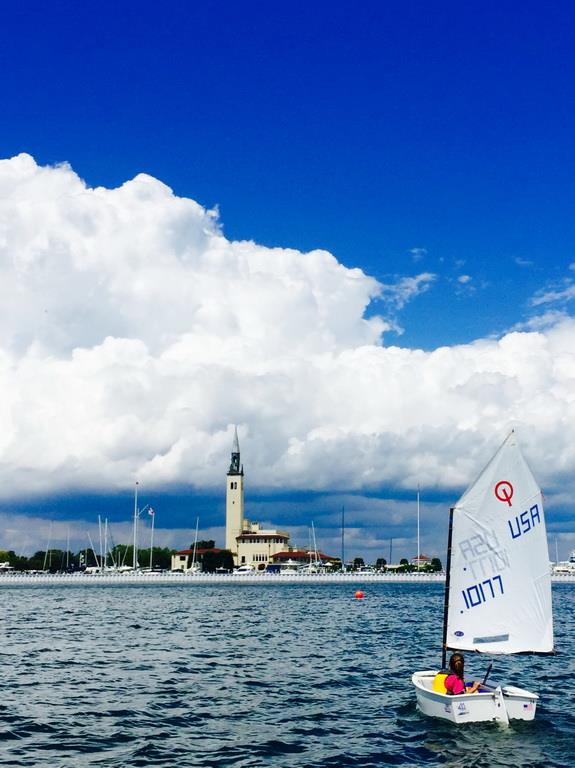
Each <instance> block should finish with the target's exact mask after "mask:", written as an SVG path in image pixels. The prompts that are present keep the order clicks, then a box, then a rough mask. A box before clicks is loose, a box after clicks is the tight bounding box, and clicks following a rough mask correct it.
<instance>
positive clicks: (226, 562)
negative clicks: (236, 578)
mask: <svg viewBox="0 0 575 768" xmlns="http://www.w3.org/2000/svg"><path fill="white" fill-rule="evenodd" d="M216 568H225V569H226V570H227V571H232V570H233V568H234V558H233V555H232V553H231V552H230V551H229V549H222V550H221V552H209V551H208V552H204V555H203V557H202V570H203V571H204V573H214V571H215V570H216Z"/></svg>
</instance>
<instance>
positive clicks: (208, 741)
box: [0, 584, 575, 768]
mask: <svg viewBox="0 0 575 768" xmlns="http://www.w3.org/2000/svg"><path fill="white" fill-rule="evenodd" d="M355 589H356V587H355V586H352V585H339V584H338V585H324V584H318V585H313V584H305V585H287V584H286V585H266V586H263V587H258V586H249V585H241V584H238V585H201V586H200V585H196V586H168V587H166V586H164V587H162V586H133V587H131V586H120V587H55V586H53V587H49V588H47V587H37V588H17V587H4V588H2V589H0V600H1V602H2V608H1V617H2V647H1V653H2V662H3V664H2V673H3V675H2V677H3V695H2V699H1V704H0V713H1V725H0V740H1V745H0V765H3V766H11V767H12V766H27V768H31V767H34V768H36V766H50V768H60V767H62V768H64V766H66V768H67V767H68V766H74V768H78V767H83V766H102V767H104V766H115V767H116V766H126V768H127V767H128V766H129V767H130V768H131V767H132V766H166V767H167V766H170V767H171V766H174V767H176V766H178V767H179V766H237V767H238V768H240V767H245V768H252V766H281V767H282V768H289V767H290V766H298V768H302V767H304V766H305V767H306V768H308V767H309V768H312V767H313V768H328V766H333V767H334V768H335V767H336V766H337V767H340V766H365V767H367V766H380V765H399V766H417V765H423V764H425V765H447V766H465V767H466V768H467V767H468V766H490V767H491V766H525V767H526V766H570V767H571V766H572V764H573V761H574V743H575V740H574V736H575V705H574V703H573V689H574V681H575V585H569V584H566V585H555V586H554V588H553V597H554V613H555V627H556V645H557V649H558V652H559V655H558V656H556V657H529V656H525V657H505V658H502V659H498V660H496V670H495V671H494V672H493V674H492V679H493V680H498V679H501V681H503V682H508V683H515V684H519V685H522V686H525V687H527V688H531V689H532V690H535V691H537V692H539V693H540V695H541V702H540V705H539V708H538V712H537V716H536V720H535V721H534V722H532V723H524V722H519V723H512V724H511V726H510V727H508V728H505V727H502V726H498V725H494V724H480V725H467V726H459V727H457V726H454V725H451V724H450V723H447V722H444V721H440V720H432V719H429V718H425V717H423V715H421V714H419V713H418V712H417V710H416V708H415V694H414V691H413V689H412V686H411V683H410V675H411V672H412V671H414V670H416V669H429V668H433V667H435V666H437V664H438V662H439V660H440V652H439V648H440V635H441V623H442V600H443V587H442V585H440V584H419V585H413V584H372V585H369V586H367V587H366V588H365V594H366V596H365V599H364V600H355V599H354V592H355ZM486 666H487V660H486V659H485V658H483V657H479V656H473V655H471V654H468V658H467V671H468V674H467V677H468V678H469V677H474V676H475V677H479V676H481V675H482V674H483V672H484V670H485V668H486Z"/></svg>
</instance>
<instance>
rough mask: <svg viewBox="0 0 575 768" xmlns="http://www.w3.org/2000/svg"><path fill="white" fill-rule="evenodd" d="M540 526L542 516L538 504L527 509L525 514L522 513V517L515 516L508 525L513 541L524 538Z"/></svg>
mask: <svg viewBox="0 0 575 768" xmlns="http://www.w3.org/2000/svg"><path fill="white" fill-rule="evenodd" d="M539 524H541V515H540V513H539V506H538V505H537V504H534V505H533V506H532V507H530V508H529V509H526V510H525V512H522V513H521V514H520V515H515V517H514V518H513V519H512V520H508V521H507V525H508V526H509V530H510V532H511V538H513V539H518V538H519V537H520V536H524V535H525V534H526V533H529V531H532V530H533V528H535V526H536V525H539Z"/></svg>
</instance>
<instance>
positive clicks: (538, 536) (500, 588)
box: [446, 432, 553, 653]
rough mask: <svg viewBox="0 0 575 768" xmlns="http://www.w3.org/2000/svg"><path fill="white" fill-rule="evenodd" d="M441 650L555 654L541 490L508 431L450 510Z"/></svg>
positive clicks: (513, 436)
mask: <svg viewBox="0 0 575 768" xmlns="http://www.w3.org/2000/svg"><path fill="white" fill-rule="evenodd" d="M446 641H447V647H448V648H452V649H457V650H473V651H480V652H483V653H521V652H535V653H550V652H552V651H553V620H552V610H551V573H550V566H549V553H548V549H547V534H546V530H545V516H544V513H543V500H542V496H541V490H540V489H539V487H538V486H537V483H536V482H535V479H534V477H533V475H532V474H531V470H530V469H529V467H528V465H527V463H526V462H525V459H524V458H523V456H522V455H521V452H520V450H519V447H518V445H517V440H516V437H515V434H514V433H513V432H512V433H511V434H510V435H509V437H508V438H507V439H506V440H505V442H504V443H503V445H502V446H501V448H500V449H499V450H498V451H497V453H496V454H495V456H494V457H493V459H492V460H491V461H490V462H489V464H488V465H487V467H486V468H485V469H484V470H483V472H482V473H481V475H480V476H479V478H478V479H477V480H476V481H475V482H474V483H473V484H472V485H471V486H470V487H469V488H468V490H467V491H466V492H465V493H464V494H463V496H462V497H461V499H460V500H459V502H458V503H457V505H456V506H455V508H454V510H453V529H452V540H451V568H450V589H449V606H448V617H447V634H446Z"/></svg>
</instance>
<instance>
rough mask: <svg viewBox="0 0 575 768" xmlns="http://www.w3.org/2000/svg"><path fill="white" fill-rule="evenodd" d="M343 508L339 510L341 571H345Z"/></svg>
mask: <svg viewBox="0 0 575 768" xmlns="http://www.w3.org/2000/svg"><path fill="white" fill-rule="evenodd" d="M344 537H345V507H344V506H342V508H341V570H342V571H345V560H344V554H345V548H344V542H345V538H344Z"/></svg>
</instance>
